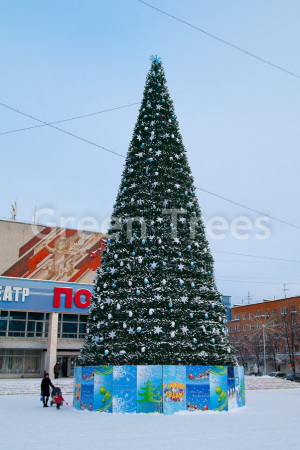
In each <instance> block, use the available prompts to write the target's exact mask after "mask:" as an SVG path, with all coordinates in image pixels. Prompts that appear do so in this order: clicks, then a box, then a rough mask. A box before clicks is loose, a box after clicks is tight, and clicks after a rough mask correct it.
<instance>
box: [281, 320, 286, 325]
mask: <svg viewBox="0 0 300 450" xmlns="http://www.w3.org/2000/svg"><path fill="white" fill-rule="evenodd" d="M281 323H282V325H283V326H284V327H286V326H287V321H286V320H285V319H281Z"/></svg>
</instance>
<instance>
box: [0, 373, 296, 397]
mask: <svg viewBox="0 0 300 450" xmlns="http://www.w3.org/2000/svg"><path fill="white" fill-rule="evenodd" d="M41 381H42V379H41V378H22V379H21V378H20V379H0V395H37V393H39V392H40V388H41ZM52 383H53V384H54V386H56V385H57V386H59V387H60V388H61V390H62V392H63V394H65V395H67V394H72V392H73V383H74V379H73V378H60V379H58V380H52ZM245 385H246V390H253V389H254V390H257V389H299V388H300V383H295V382H293V381H286V380H281V379H280V378H274V377H268V376H266V377H253V376H246V377H245Z"/></svg>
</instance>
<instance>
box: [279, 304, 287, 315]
mask: <svg viewBox="0 0 300 450" xmlns="http://www.w3.org/2000/svg"><path fill="white" fill-rule="evenodd" d="M280 311H281V314H286V306H282V307H281V308H280Z"/></svg>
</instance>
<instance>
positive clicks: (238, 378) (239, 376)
mask: <svg viewBox="0 0 300 450" xmlns="http://www.w3.org/2000/svg"><path fill="white" fill-rule="evenodd" d="M234 380H235V392H236V401H237V405H238V407H239V408H241V407H242V406H245V404H246V398H245V379H244V367H234Z"/></svg>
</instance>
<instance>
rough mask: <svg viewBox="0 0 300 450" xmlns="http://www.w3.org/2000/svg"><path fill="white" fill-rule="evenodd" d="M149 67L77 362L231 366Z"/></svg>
mask: <svg viewBox="0 0 300 450" xmlns="http://www.w3.org/2000/svg"><path fill="white" fill-rule="evenodd" d="M151 60H152V64H151V68H150V71H149V73H148V75H147V80H146V86H145V90H144V96H143V100H142V104H141V108H140V111H139V115H138V119H137V123H136V125H135V129H134V132H133V137H132V140H131V143H130V145H129V150H128V154H127V157H126V163H125V167H124V171H123V175H122V181H121V184H120V188H119V191H118V195H117V199H116V203H115V204H114V206H113V208H114V209H113V216H112V221H111V226H110V229H109V231H108V240H107V245H106V248H105V249H104V251H103V253H102V264H101V267H100V268H99V269H98V271H97V276H96V279H95V292H94V295H93V297H92V301H91V307H90V314H89V319H88V328H87V338H86V342H85V344H84V346H83V348H82V350H81V356H80V362H81V364H82V365H94V364H95V365H127V364H128V365H129V364H130V365H137V364H140V365H143V364H145V365H147V364H174V365H177V364H178V365H207V364H211V365H235V364H236V357H235V354H234V350H233V348H232V347H231V346H230V344H229V342H228V336H227V326H226V323H227V320H226V309H225V307H224V305H223V304H222V303H221V295H220V293H219V292H218V290H217V288H216V285H215V280H214V273H213V258H212V255H211V252H210V250H209V247H208V243H207V240H206V237H205V230H204V225H203V222H202V219H201V212H200V208H199V204H198V200H197V197H196V192H195V186H194V183H193V177H192V175H191V170H190V167H189V165H188V161H187V157H186V151H185V149H184V146H183V143H182V138H181V135H180V132H179V126H178V122H177V119H176V115H175V112H174V107H173V102H172V100H171V98H170V95H169V92H168V88H167V84H166V78H165V73H164V70H163V67H162V63H161V60H160V58H157V57H151Z"/></svg>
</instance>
